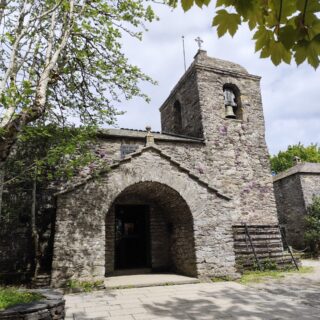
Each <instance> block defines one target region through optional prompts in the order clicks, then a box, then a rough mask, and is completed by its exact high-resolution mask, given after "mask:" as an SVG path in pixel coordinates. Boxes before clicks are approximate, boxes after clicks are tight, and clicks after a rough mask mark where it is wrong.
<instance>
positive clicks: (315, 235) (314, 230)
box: [305, 196, 320, 256]
mask: <svg viewBox="0 0 320 320" xmlns="http://www.w3.org/2000/svg"><path fill="white" fill-rule="evenodd" d="M305 240H306V242H307V243H308V245H309V248H310V251H311V252H312V253H313V254H314V255H316V256H317V255H319V251H320V197H316V196H314V197H313V201H312V204H311V205H310V206H309V207H308V215H307V216H306V232H305Z"/></svg>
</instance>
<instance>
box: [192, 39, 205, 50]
mask: <svg viewBox="0 0 320 320" xmlns="http://www.w3.org/2000/svg"><path fill="white" fill-rule="evenodd" d="M194 41H195V42H197V43H198V46H199V50H200V49H201V45H202V43H203V40H202V39H201V38H200V37H197V38H195V39H194Z"/></svg>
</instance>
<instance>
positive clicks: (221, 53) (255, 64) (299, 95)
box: [118, 5, 320, 154]
mask: <svg viewBox="0 0 320 320" xmlns="http://www.w3.org/2000/svg"><path fill="white" fill-rule="evenodd" d="M213 10H214V8H213V7H212V6H211V7H210V8H205V9H203V10H200V9H198V8H193V9H192V10H190V12H188V13H183V12H182V10H180V9H177V10H173V11H172V10H170V9H169V8H167V7H165V6H160V5H159V6H157V7H156V8H155V11H156V13H157V14H158V16H159V17H160V21H159V22H153V23H152V24H150V25H149V26H148V28H149V32H147V33H146V34H145V36H144V39H143V41H142V42H138V41H136V40H133V39H131V38H129V37H128V38H125V39H124V47H125V51H126V54H127V56H128V58H129V60H130V62H131V63H133V64H136V65H138V66H139V67H141V69H142V70H143V71H144V72H145V73H147V74H148V75H150V76H152V77H153V78H154V79H155V80H157V81H158V82H159V84H158V85H157V86H151V85H149V84H142V86H141V88H142V90H143V91H144V92H145V93H147V94H148V95H149V96H150V97H151V99H152V101H151V103H150V104H147V103H145V102H144V101H143V100H142V99H134V100H132V101H128V102H125V103H123V104H122V105H121V106H119V109H121V110H125V111H126V114H125V115H123V116H119V118H118V126H119V127H125V128H134V129H143V128H144V127H145V125H146V124H149V125H151V126H152V128H153V129H154V130H160V114H159V111H158V108H159V107H160V106H161V104H162V102H163V101H164V100H165V99H166V97H167V96H168V95H169V93H170V91H171V89H172V88H173V87H174V85H175V84H176V82H177V81H178V80H179V78H180V77H181V76H182V74H183V72H184V68H183V55H182V40H181V36H182V35H184V36H185V45H186V57H187V65H190V63H191V62H192V60H193V56H194V55H195V53H196V52H197V44H196V42H195V41H194V39H195V38H196V37H197V36H200V37H201V38H202V39H203V40H204V45H203V47H204V49H205V50H207V52H208V55H209V56H213V57H217V58H220V59H225V60H230V61H233V62H236V63H239V64H241V65H242V66H244V67H245V68H246V69H247V70H248V71H249V72H250V73H252V74H256V75H259V76H261V77H262V81H261V87H262V99H263V103H264V114H265V121H266V139H267V144H268V147H269V150H270V152H271V153H272V154H274V153H276V152H278V151H279V150H281V149H285V148H286V147H287V146H288V145H289V144H295V143H298V142H299V141H300V142H302V143H304V144H310V143H311V142H314V143H320V81H319V80H320V79H319V78H320V70H319V71H314V70H313V69H312V68H311V67H310V66H309V65H307V64H303V65H302V66H299V67H297V66H296V65H295V64H292V65H280V66H278V67H275V66H274V65H273V64H272V63H271V61H269V60H267V59H260V58H259V55H258V54H255V53H254V43H253V41H252V40H251V37H252V34H251V33H250V32H249V30H248V28H247V27H245V26H243V27H241V29H240V30H239V32H238V33H237V34H236V35H235V37H234V38H231V37H230V36H225V37H223V38H220V39H218V38H217V36H216V32H215V30H214V29H212V28H211V20H212V16H213Z"/></svg>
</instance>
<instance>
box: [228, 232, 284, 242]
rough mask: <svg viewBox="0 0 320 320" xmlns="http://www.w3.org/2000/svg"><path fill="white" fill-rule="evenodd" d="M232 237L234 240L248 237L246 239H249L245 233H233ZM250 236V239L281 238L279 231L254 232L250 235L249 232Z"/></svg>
mask: <svg viewBox="0 0 320 320" xmlns="http://www.w3.org/2000/svg"><path fill="white" fill-rule="evenodd" d="M233 238H234V239H235V240H245V239H248V241H249V237H248V236H247V235H246V234H234V235H233ZM250 238H251V239H262V240H264V239H265V240H268V239H271V240H272V239H274V240H276V239H278V240H279V239H282V237H281V235H280V233H277V234H266V233H264V234H262V233H261V234H254V235H251V234H250Z"/></svg>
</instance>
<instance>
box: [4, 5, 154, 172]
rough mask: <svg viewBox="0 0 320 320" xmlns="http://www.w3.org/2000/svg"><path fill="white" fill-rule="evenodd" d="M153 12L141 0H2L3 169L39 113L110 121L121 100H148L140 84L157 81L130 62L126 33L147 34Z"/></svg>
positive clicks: (54, 118)
mask: <svg viewBox="0 0 320 320" xmlns="http://www.w3.org/2000/svg"><path fill="white" fill-rule="evenodd" d="M154 18H155V16H154V13H153V11H152V9H151V7H150V6H146V5H145V4H144V2H143V0H110V1H106V0H79V1H74V0H43V1H36V0H0V29H1V33H0V34H1V35H0V55H1V62H0V138H1V139H0V169H1V168H2V167H3V165H4V162H5V161H6V159H7V157H8V155H9V153H10V150H11V148H12V146H13V145H14V144H15V142H16V140H17V138H18V135H19V133H20V132H21V131H22V130H23V129H24V128H25V127H26V126H28V125H30V124H32V123H35V122H37V121H39V119H41V121H43V122H45V123H58V124H60V125H66V124H67V123H68V118H70V117H72V118H73V120H74V121H76V122H80V123H81V124H84V125H96V124H99V123H102V122H107V123H112V122H113V121H114V117H115V115H116V114H117V111H116V109H115V105H114V104H115V103H118V102H120V101H121V100H122V99H130V98H132V97H133V96H141V97H143V98H145V99H147V97H146V96H145V95H144V94H142V93H141V92H140V90H139V87H138V83H139V82H140V81H152V80H151V79H150V78H149V77H148V76H146V75H145V74H143V73H142V72H141V71H140V69H139V68H137V67H136V66H132V65H130V64H129V63H128V60H127V59H126V58H125V56H124V54H123V52H122V48H121V37H122V36H123V34H125V33H127V34H129V35H130V36H132V37H136V38H137V39H141V35H142V33H141V31H142V30H143V29H144V22H145V21H152V20H153V19H154ZM2 176H3V175H2Z"/></svg>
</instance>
